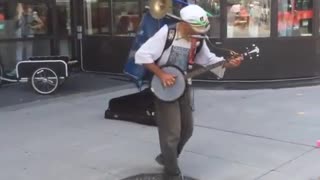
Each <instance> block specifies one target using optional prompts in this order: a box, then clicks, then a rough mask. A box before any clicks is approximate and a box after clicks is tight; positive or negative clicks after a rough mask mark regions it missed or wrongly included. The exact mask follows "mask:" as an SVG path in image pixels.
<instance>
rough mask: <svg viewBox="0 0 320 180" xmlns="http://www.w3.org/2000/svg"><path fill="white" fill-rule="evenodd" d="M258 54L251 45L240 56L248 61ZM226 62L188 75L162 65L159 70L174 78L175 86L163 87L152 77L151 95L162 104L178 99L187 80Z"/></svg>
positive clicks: (177, 69)
mask: <svg viewBox="0 0 320 180" xmlns="http://www.w3.org/2000/svg"><path fill="white" fill-rule="evenodd" d="M259 53H260V49H259V48H258V47H257V46H256V45H254V44H253V45H252V47H250V48H249V47H247V48H246V51H245V52H244V53H242V54H241V55H242V56H243V57H244V58H245V57H249V59H253V57H258V56H259ZM226 61H227V60H223V61H219V62H218V63H215V64H211V65H208V66H206V67H203V68H200V69H196V70H193V71H191V72H188V74H187V73H186V72H184V71H182V70H181V69H180V68H178V67H176V66H173V65H164V66H162V67H161V69H162V70H163V71H164V72H166V73H169V74H172V75H174V76H175V84H173V85H172V86H169V87H164V86H163V84H162V82H161V80H160V78H159V77H157V76H153V78H152V80H151V91H152V92H153V94H154V95H155V96H156V97H157V98H158V99H160V100H162V101H164V102H172V101H175V100H177V99H179V98H180V97H181V96H182V95H183V94H184V92H185V90H186V87H187V81H188V79H190V78H192V77H195V76H198V75H201V74H203V73H205V72H207V71H210V70H211V69H214V68H216V67H219V66H221V65H223V64H224V63H225V62H226Z"/></svg>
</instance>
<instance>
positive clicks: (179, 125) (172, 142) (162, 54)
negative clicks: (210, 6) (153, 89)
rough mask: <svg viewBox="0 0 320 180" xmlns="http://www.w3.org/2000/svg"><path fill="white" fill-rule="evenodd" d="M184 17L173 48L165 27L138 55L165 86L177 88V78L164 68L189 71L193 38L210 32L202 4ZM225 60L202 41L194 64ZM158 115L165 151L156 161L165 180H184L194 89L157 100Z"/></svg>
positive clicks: (230, 65)
mask: <svg viewBox="0 0 320 180" xmlns="http://www.w3.org/2000/svg"><path fill="white" fill-rule="evenodd" d="M180 17H181V19H182V21H180V22H178V23H177V24H176V25H175V27H176V31H174V32H175V34H174V40H173V42H172V44H171V45H170V47H169V48H167V49H165V50H164V47H165V45H166V42H167V39H168V36H171V35H172V34H170V32H169V26H168V25H164V26H163V27H162V28H161V29H160V30H159V31H158V32H156V33H155V34H154V36H152V37H151V38H150V39H148V40H147V41H146V42H145V43H144V44H143V45H142V46H141V47H140V49H139V50H138V51H137V52H136V54H135V63H136V64H143V65H144V67H146V68H147V69H148V70H149V71H150V72H152V73H153V74H154V75H155V76H158V77H159V79H160V80H161V82H162V83H163V86H164V87H168V86H172V85H174V84H175V77H174V75H171V74H168V73H166V72H164V71H162V70H161V68H160V66H162V65H167V64H170V65H176V66H178V67H179V68H180V69H181V70H183V71H186V70H187V68H188V61H189V54H190V48H191V40H192V35H203V34H205V33H206V32H207V31H208V30H209V29H210V24H209V20H208V13H207V12H206V11H205V10H203V9H202V8H201V7H200V6H198V5H194V4H192V5H188V6H186V7H184V8H182V9H181V11H180ZM168 32H169V33H168ZM197 46H200V43H197ZM222 60H224V57H217V56H216V55H215V54H214V53H212V52H210V50H209V48H208V46H207V44H206V42H205V41H203V42H202V45H201V48H200V50H199V51H198V52H197V53H196V55H195V57H194V63H196V64H200V65H202V66H207V65H210V64H214V63H217V62H219V61H222ZM241 60H242V57H241V56H237V57H233V58H231V59H229V60H228V61H226V63H224V64H223V66H222V69H223V70H225V68H234V67H238V66H239V65H240V61H241ZM155 113H156V119H157V125H158V131H159V140H160V149H161V154H160V155H158V156H157V157H156V161H157V162H158V163H159V164H161V165H163V166H164V172H165V173H164V179H165V180H183V176H182V173H181V171H180V168H179V165H178V157H179V155H180V154H181V152H182V149H183V147H184V145H185V144H186V142H187V141H188V140H189V138H190V137H191V135H192V132H193V117H192V105H191V97H190V89H189V88H187V89H186V92H185V93H184V95H183V96H182V97H180V98H179V99H178V100H176V101H174V102H163V101H161V100H159V99H155Z"/></svg>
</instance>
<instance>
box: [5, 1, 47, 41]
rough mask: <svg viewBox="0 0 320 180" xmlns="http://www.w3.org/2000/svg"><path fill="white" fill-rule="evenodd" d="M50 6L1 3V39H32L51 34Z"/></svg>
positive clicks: (11, 2) (20, 2) (26, 2)
mask: <svg viewBox="0 0 320 180" xmlns="http://www.w3.org/2000/svg"><path fill="white" fill-rule="evenodd" d="M48 16H49V8H48V4H46V3H45V2H41V1H22V0H21V1H20V0H18V1H12V0H4V1H1V2H0V38H2V39H3V38H28V37H29V38H32V37H35V36H37V35H46V34H48V33H49V32H50V30H49V27H48V24H50V22H49V21H50V19H49V18H48Z"/></svg>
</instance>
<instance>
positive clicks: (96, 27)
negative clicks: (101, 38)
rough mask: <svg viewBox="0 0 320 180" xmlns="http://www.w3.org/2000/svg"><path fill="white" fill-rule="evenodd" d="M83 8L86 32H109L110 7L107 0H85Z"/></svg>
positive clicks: (90, 33)
mask: <svg viewBox="0 0 320 180" xmlns="http://www.w3.org/2000/svg"><path fill="white" fill-rule="evenodd" d="M84 10H85V17H86V19H85V33H86V34H88V35H92V34H110V32H111V27H110V25H111V18H110V14H111V12H110V11H111V9H110V7H109V0H95V1H93V0H85V2H84Z"/></svg>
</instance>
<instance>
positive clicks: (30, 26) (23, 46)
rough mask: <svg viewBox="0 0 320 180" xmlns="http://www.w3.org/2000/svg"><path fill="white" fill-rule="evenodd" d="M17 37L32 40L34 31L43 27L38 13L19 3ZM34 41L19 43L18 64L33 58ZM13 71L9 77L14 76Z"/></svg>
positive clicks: (17, 48) (17, 49) (17, 51)
mask: <svg viewBox="0 0 320 180" xmlns="http://www.w3.org/2000/svg"><path fill="white" fill-rule="evenodd" d="M16 12H17V14H16V17H15V21H16V32H15V33H16V37H17V38H32V37H34V31H35V30H36V29H40V28H41V27H43V22H42V21H41V19H40V18H39V16H38V13H37V12H33V10H32V8H31V7H30V5H27V4H22V3H18V4H17V8H16ZM32 51H33V47H32V41H29V40H26V41H19V42H17V47H16V60H17V62H19V61H21V60H25V59H27V58H28V57H30V56H32ZM14 74H15V70H13V71H12V72H11V73H9V75H14Z"/></svg>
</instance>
